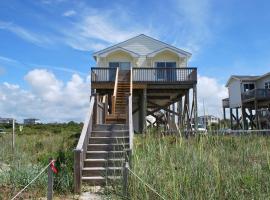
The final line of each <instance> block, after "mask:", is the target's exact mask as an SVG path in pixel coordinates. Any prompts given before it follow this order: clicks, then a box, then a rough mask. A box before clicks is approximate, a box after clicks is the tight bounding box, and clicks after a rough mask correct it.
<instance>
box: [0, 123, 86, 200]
mask: <svg viewBox="0 0 270 200" xmlns="http://www.w3.org/2000/svg"><path fill="white" fill-rule="evenodd" d="M81 128H82V125H81V124H76V123H68V124H56V125H33V126H25V127H24V128H23V131H22V132H20V131H19V130H18V129H17V130H16V137H15V141H16V142H15V151H13V150H12V148H11V147H12V145H11V141H12V140H11V138H12V135H11V133H10V132H11V128H10V127H7V128H6V130H7V132H8V133H7V134H4V135H1V136H0V147H1V148H0V200H1V199H10V198H11V197H12V196H14V195H15V194H16V192H18V191H19V190H20V189H22V188H23V187H24V186H25V185H26V184H28V183H29V182H30V181H31V180H32V179H33V178H34V177H35V176H36V175H37V174H38V173H39V171H40V170H41V169H42V168H43V167H44V166H46V165H47V164H48V161H49V158H54V159H56V160H57V162H56V167H57V168H58V169H59V173H58V174H56V175H55V180H54V191H55V192H56V193H58V194H68V193H71V192H72V191H73V152H72V150H73V149H74V147H75V144H76V143H77V139H78V137H79V134H80V131H81ZM46 189H47V174H46V173H44V174H42V176H40V178H38V179H37V180H36V182H35V183H34V184H33V185H31V186H30V187H29V189H27V191H26V192H24V193H23V194H22V195H23V196H22V197H23V198H25V199H32V198H34V199H35V198H37V197H45V196H46Z"/></svg>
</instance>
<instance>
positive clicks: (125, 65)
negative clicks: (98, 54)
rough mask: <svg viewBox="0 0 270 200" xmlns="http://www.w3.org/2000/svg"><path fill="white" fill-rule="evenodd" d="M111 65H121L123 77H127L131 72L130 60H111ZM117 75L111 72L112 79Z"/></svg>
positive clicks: (120, 69)
mask: <svg viewBox="0 0 270 200" xmlns="http://www.w3.org/2000/svg"><path fill="white" fill-rule="evenodd" d="M109 67H115V68H116V67H119V74H120V75H121V77H126V76H127V75H128V74H129V73H130V67H131V64H130V62H109ZM114 77H115V73H114V74H110V80H113V79H114Z"/></svg>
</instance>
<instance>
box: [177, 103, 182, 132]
mask: <svg viewBox="0 0 270 200" xmlns="http://www.w3.org/2000/svg"><path fill="white" fill-rule="evenodd" d="M177 112H178V113H179V114H178V126H180V127H181V121H182V117H183V104H182V98H181V99H180V100H179V101H178V102H177ZM181 128H182V127H181Z"/></svg>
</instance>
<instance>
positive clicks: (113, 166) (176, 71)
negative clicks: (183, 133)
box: [74, 34, 197, 191]
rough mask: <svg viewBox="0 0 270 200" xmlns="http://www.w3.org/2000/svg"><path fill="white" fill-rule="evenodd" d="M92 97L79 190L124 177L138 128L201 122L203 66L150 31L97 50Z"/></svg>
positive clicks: (79, 153) (78, 161)
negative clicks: (190, 64)
mask: <svg viewBox="0 0 270 200" xmlns="http://www.w3.org/2000/svg"><path fill="white" fill-rule="evenodd" d="M93 57H94V59H95V61H96V67H92V68H91V90H92V96H91V102H90V108H89V113H88V116H87V118H86V120H85V123H84V128H83V130H82V133H81V136H80V140H79V142H78V145H77V147H76V149H75V171H74V172H75V190H76V191H80V187H81V183H82V182H86V183H88V184H91V185H101V184H105V183H108V180H114V179H117V178H119V177H118V176H117V174H121V164H122V161H123V159H124V155H123V151H124V149H132V148H133V134H134V132H137V133H143V132H144V131H145V129H146V124H147V116H152V118H153V119H154V122H149V123H152V125H153V126H157V127H163V128H166V127H167V129H170V128H172V127H175V126H174V125H176V127H180V128H182V129H183V130H191V129H192V127H193V128H194V127H195V128H196V125H197V69H196V68H191V67H188V60H189V59H190V57H191V54H190V53H189V52H186V51H184V50H182V49H179V48H176V47H174V46H172V45H169V44H166V43H164V42H161V41H159V40H156V39H154V38H152V37H149V36H146V35H144V34H141V35H138V36H136V37H133V38H131V39H129V40H126V41H124V42H121V43H119V44H116V45H114V46H111V47H108V48H106V49H103V50H101V51H98V52H96V53H94V54H93Z"/></svg>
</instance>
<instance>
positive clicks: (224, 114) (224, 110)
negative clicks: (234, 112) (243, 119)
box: [223, 107, 226, 121]
mask: <svg viewBox="0 0 270 200" xmlns="http://www.w3.org/2000/svg"><path fill="white" fill-rule="evenodd" d="M223 119H224V121H226V108H225V107H223Z"/></svg>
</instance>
